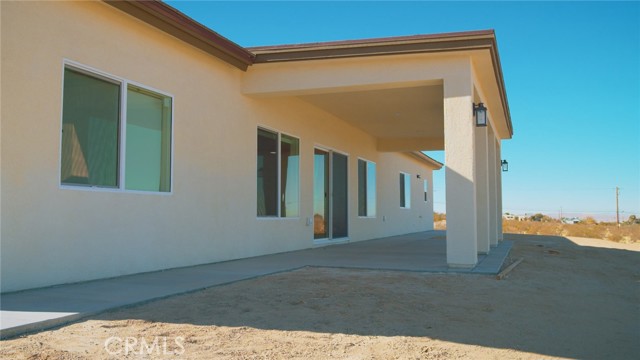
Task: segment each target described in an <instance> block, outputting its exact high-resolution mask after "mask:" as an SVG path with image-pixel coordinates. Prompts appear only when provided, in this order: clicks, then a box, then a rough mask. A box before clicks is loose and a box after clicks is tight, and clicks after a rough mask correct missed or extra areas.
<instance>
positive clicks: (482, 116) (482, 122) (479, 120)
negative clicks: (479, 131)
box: [473, 103, 487, 127]
mask: <svg viewBox="0 0 640 360" xmlns="http://www.w3.org/2000/svg"><path fill="white" fill-rule="evenodd" d="M473 117H475V119H476V126H478V127H480V126H487V108H486V107H484V104H483V103H479V104H478V105H476V104H473Z"/></svg>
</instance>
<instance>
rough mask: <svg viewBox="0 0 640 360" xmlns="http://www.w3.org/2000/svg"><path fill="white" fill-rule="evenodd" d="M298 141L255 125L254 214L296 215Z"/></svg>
mask: <svg viewBox="0 0 640 360" xmlns="http://www.w3.org/2000/svg"><path fill="white" fill-rule="evenodd" d="M299 169H300V140H298V139H297V138H295V137H293V136H289V135H285V134H280V133H277V132H274V131H270V130H266V129H262V128H258V169H257V170H258V172H257V183H258V209H257V210H258V211H257V213H258V216H260V217H298V216H299V209H300V204H299V202H300V200H299V198H300V191H299V189H300V170H299Z"/></svg>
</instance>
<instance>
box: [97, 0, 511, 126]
mask: <svg viewBox="0 0 640 360" xmlns="http://www.w3.org/2000/svg"><path fill="white" fill-rule="evenodd" d="M103 1H104V2H105V3H106V4H109V5H111V6H113V7H115V8H117V9H119V10H121V11H123V12H125V13H127V14H129V15H131V16H133V17H135V18H137V19H139V20H141V21H143V22H145V23H147V24H149V25H151V26H154V27H156V28H158V29H160V30H162V31H164V32H166V33H168V34H170V35H173V36H175V37H176V38H178V39H180V40H182V41H185V42H186V43H188V44H191V45H193V46H195V47H196V48H198V49H200V50H202V51H204V52H206V53H209V54H211V55H213V56H215V57H217V58H219V59H221V60H223V61H225V62H227V63H229V64H231V65H233V66H235V67H237V68H238V69H240V70H242V71H246V70H247V68H248V67H249V66H250V65H253V64H254V63H268V62H282V61H300V60H313V59H331V58H344V57H359V56H376V55H394V54H411V53H427V52H451V51H468V50H483V49H484V50H489V51H490V52H491V59H492V62H493V68H494V73H495V74H496V82H497V83H498V87H499V89H500V94H501V101H502V105H503V108H504V109H505V116H506V118H507V126H508V128H509V132H510V134H511V135H513V126H512V124H511V115H510V113H509V104H508V102H507V95H506V92H505V88H504V79H503V76H502V67H501V65H500V58H499V56H498V47H497V43H496V38H495V33H494V31H493V30H482V31H467V32H455V33H444V34H430V35H414V36H401V37H388V38H374V39H365V40H346V41H333V42H324V43H308V44H298V45H278V46H262V47H251V48H243V47H242V46H240V45H238V44H236V43H234V42H233V41H231V40H229V39H227V38H225V37H223V36H222V35H220V34H218V33H216V32H215V31H212V30H211V29H209V28H207V27H206V26H204V25H202V24H200V23H199V22H197V21H195V20H193V19H191V18H190V17H188V16H186V15H185V14H183V13H182V12H180V11H178V10H176V9H174V8H173V7H171V6H169V5H167V4H165V3H163V2H162V1H160V0H141V1H135V0H103Z"/></svg>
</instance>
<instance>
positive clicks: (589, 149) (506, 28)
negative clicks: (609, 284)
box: [168, 1, 640, 219]
mask: <svg viewBox="0 0 640 360" xmlns="http://www.w3.org/2000/svg"><path fill="white" fill-rule="evenodd" d="M168 3H169V4H170V5H172V6H174V7H176V8H177V9H179V10H181V11H182V12H184V13H185V14H187V15H188V16H190V17H192V18H194V19H195V20H197V21H199V22H201V23H203V24H204V25H206V26H208V27H209V28H211V29H213V30H214V31H216V32H218V33H220V34H221V35H223V36H225V37H227V38H229V39H230V40H232V41H234V42H236V43H238V44H239V45H242V46H258V45H276V44H291V43H304V42H317V41H332V40H346V39H360V38H371V37H385V36H400V35H414V34H430V33H442V32H455V31H467V30H481V29H494V30H495V31H496V36H497V39H498V48H499V51H500V57H501V61H502V69H503V73H504V78H505V83H506V89H507V95H508V99H509V105H510V108H511V116H512V119H513V125H514V130H515V133H514V137H513V139H512V140H509V141H504V142H503V149H502V154H503V155H502V156H503V158H505V159H507V160H508V161H509V172H508V173H504V174H503V175H504V177H503V194H504V196H503V202H504V210H505V211H509V212H512V213H517V214H524V213H534V212H543V213H547V214H549V215H552V216H558V213H559V211H560V209H561V208H562V210H563V212H564V214H565V215H574V214H575V215H580V216H587V215H592V216H596V217H598V218H607V219H613V218H615V187H616V186H619V187H620V210H621V217H622V218H624V219H626V218H627V217H628V216H629V215H630V214H638V215H640V3H639V2H477V1H476V2H398V1H396V2H368V1H358V2H269V1H261V2H244V1H240V2H210V1H198V2H192V1H168ZM432 155H433V156H434V157H435V158H437V159H439V160H442V159H443V155H442V153H435V154H432ZM434 187H435V191H434V199H435V202H436V203H435V208H436V211H444V210H445V208H444V202H445V199H444V171H439V172H436V174H435V179H434Z"/></svg>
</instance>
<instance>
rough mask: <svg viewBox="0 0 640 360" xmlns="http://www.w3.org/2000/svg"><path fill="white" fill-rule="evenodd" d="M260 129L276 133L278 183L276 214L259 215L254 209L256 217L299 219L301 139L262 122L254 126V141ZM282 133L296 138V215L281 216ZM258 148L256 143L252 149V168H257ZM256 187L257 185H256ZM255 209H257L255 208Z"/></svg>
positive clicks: (264, 218)
mask: <svg viewBox="0 0 640 360" xmlns="http://www.w3.org/2000/svg"><path fill="white" fill-rule="evenodd" d="M260 129H262V130H264V131H268V132H271V133H275V134H276V135H278V140H277V141H278V154H277V157H278V168H277V169H276V172H277V174H278V179H277V183H278V194H277V198H278V201H277V208H278V211H277V214H276V215H275V216H274V215H268V216H260V215H258V214H257V211H256V219H258V220H299V219H300V212H301V207H302V206H301V204H300V202H301V199H300V196H301V189H300V188H301V184H302V178H301V176H300V174H301V170H302V169H301V167H302V139H301V138H300V137H299V136H296V135H293V134H291V133H288V132H285V131H279V130H276V129H274V128H272V127H269V126H265V125H262V124H258V126H256V132H255V134H256V137H255V139H256V141H257V137H258V132H259V131H260ZM282 135H285V136H288V137H292V138H295V139H297V140H298V152H299V154H298V156H299V160H298V216H289V217H283V216H282V158H281V157H282ZM257 150H258V144H257V143H256V151H254V155H256V156H255V158H254V159H255V166H254V169H258V157H257V152H258V151H257ZM255 181H256V182H257V181H258V179H257V177H256V178H255ZM256 189H257V187H256ZM257 204H258V194H257V193H256V202H255V205H256V206H257ZM256 210H257V209H256Z"/></svg>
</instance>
